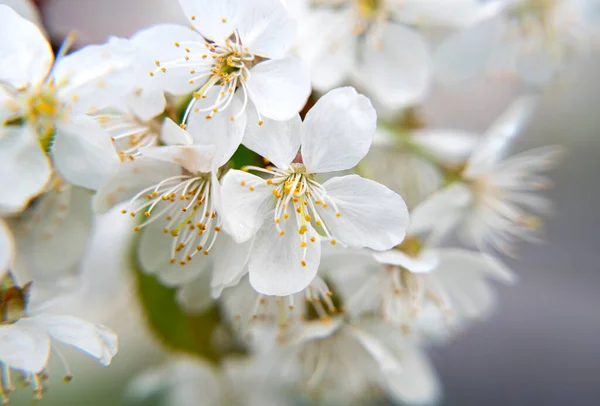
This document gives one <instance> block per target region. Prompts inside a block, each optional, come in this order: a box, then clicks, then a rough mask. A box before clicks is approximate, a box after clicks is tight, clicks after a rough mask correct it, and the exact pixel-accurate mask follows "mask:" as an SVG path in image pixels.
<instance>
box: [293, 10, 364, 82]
mask: <svg viewBox="0 0 600 406" xmlns="http://www.w3.org/2000/svg"><path fill="white" fill-rule="evenodd" d="M351 18H352V17H351V16H350V15H348V13H345V12H340V11H339V10H328V9H326V8H322V9H317V10H311V12H310V13H309V14H308V15H307V16H303V17H302V18H301V19H300V23H301V32H300V34H299V35H298V38H302V41H298V43H299V44H298V45H297V47H298V50H297V52H298V54H299V56H300V57H301V58H302V59H303V60H305V61H307V62H308V63H309V64H310V77H311V79H312V82H313V86H314V87H315V89H316V90H319V91H321V92H327V91H329V90H331V89H333V88H335V87H337V86H340V85H341V84H342V83H343V81H344V80H345V79H346V78H347V77H348V76H349V74H350V68H351V67H352V65H353V64H354V63H355V57H356V49H355V48H356V37H355V35H354V34H353V33H352V30H353V27H354V25H353V24H352V23H351Z"/></svg>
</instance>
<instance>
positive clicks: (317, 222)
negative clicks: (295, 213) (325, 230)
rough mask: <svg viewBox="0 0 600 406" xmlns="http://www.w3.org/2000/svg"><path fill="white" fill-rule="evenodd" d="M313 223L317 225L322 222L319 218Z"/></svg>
mask: <svg viewBox="0 0 600 406" xmlns="http://www.w3.org/2000/svg"><path fill="white" fill-rule="evenodd" d="M315 224H316V225H318V226H320V225H321V224H323V223H321V220H317V221H315Z"/></svg>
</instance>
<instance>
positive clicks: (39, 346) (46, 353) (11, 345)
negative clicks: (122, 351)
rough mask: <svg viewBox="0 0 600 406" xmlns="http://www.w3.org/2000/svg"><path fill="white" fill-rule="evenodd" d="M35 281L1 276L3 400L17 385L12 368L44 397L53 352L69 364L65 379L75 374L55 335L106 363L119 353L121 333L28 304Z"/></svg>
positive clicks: (0, 330) (35, 394) (66, 367)
mask: <svg viewBox="0 0 600 406" xmlns="http://www.w3.org/2000/svg"><path fill="white" fill-rule="evenodd" d="M30 288H31V284H27V285H25V286H23V287H21V286H19V285H18V284H17V283H16V281H15V279H14V277H13V275H12V274H11V273H10V272H7V271H3V275H2V277H1V279H0V307H1V308H2V310H3V311H2V316H1V319H0V365H1V367H2V369H3V376H2V378H3V379H2V382H1V384H0V389H1V390H0V398H1V399H0V400H1V401H3V402H5V401H7V398H6V393H7V392H10V391H11V390H13V389H14V386H13V382H12V379H11V369H12V370H15V371H17V372H18V373H20V374H22V376H23V378H24V380H25V382H27V383H28V384H30V385H32V388H33V391H34V396H35V398H36V399H39V398H41V397H42V394H43V392H44V389H45V388H44V383H45V381H46V380H47V375H46V368H47V366H48V359H49V357H50V353H51V352H52V353H54V354H55V355H56V357H57V358H58V360H59V361H60V362H61V363H62V364H63V367H64V368H65V374H66V375H65V380H66V381H69V380H71V374H70V371H69V368H68V366H67V364H66V361H65V359H64V358H63V356H62V355H61V353H60V351H59V350H58V348H57V347H56V346H55V345H54V344H52V342H51V339H53V340H56V341H59V342H63V343H65V344H68V345H71V346H74V347H76V348H78V349H80V350H81V351H84V352H86V353H88V354H89V355H91V356H92V357H94V358H97V359H98V361H99V362H100V363H101V364H102V365H105V366H106V365H108V364H110V362H111V360H112V358H113V357H114V356H115V354H116V353H117V336H116V334H115V333H113V332H112V331H111V330H109V329H108V328H106V327H104V326H102V325H99V324H93V323H89V322H87V321H85V320H82V319H79V318H76V317H72V316H62V315H54V314H50V313H44V311H43V308H41V309H37V310H36V309H30V308H28V307H29V306H28V302H29V290H30Z"/></svg>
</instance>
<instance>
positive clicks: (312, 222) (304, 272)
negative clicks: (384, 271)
mask: <svg viewBox="0 0 600 406" xmlns="http://www.w3.org/2000/svg"><path fill="white" fill-rule="evenodd" d="M375 125H376V115H375V111H374V109H373V107H372V106H371V104H370V103H369V101H368V99H367V98H365V97H364V96H362V95H359V94H357V93H356V91H355V90H354V89H352V88H342V89H336V90H333V91H331V92H329V93H328V94H326V95H325V96H323V97H322V98H321V99H320V100H319V101H318V102H317V104H316V105H315V106H314V107H313V108H312V109H311V110H310V111H309V112H308V114H307V115H306V118H305V120H304V122H302V121H301V120H300V118H299V117H296V118H294V119H291V120H289V121H286V122H275V121H269V122H265V124H264V126H261V127H258V126H256V127H252V126H251V125H249V129H248V132H247V134H246V137H245V139H244V144H245V145H246V146H248V147H249V148H250V149H252V150H254V151H256V152H258V153H260V154H261V155H263V156H264V157H266V158H267V159H269V160H270V161H271V162H272V163H273V164H275V165H276V167H271V168H267V169H263V168H258V167H248V168H246V169H247V170H254V171H257V172H258V173H264V174H266V175H268V176H269V177H268V178H267V179H263V178H261V177H258V176H256V175H253V174H250V173H248V172H246V171H238V170H230V171H229V172H228V173H227V174H226V175H225V177H224V178H223V182H222V183H223V188H222V192H223V196H222V197H223V202H222V203H223V220H224V226H225V229H226V231H227V232H229V233H230V234H231V235H232V236H233V237H234V239H235V240H236V241H238V242H244V241H248V240H249V239H250V238H252V237H253V236H254V235H256V238H255V241H254V246H253V249H252V253H251V255H250V259H249V263H248V266H249V272H250V283H251V284H252V286H253V287H254V288H255V289H256V290H257V291H258V292H260V293H264V294H268V295H279V296H286V295H290V294H293V293H296V292H299V291H301V290H302V289H304V288H305V287H306V286H308V285H309V284H310V282H311V281H312V279H313V278H314V276H315V274H316V273H317V269H318V266H319V261H320V257H321V240H323V239H324V240H326V241H329V242H330V243H331V244H336V243H337V242H338V241H339V242H340V243H342V244H344V245H348V246H354V247H363V246H366V247H370V248H373V249H377V250H385V249H388V248H391V247H393V246H394V245H396V244H398V243H400V241H402V239H403V238H404V230H405V229H406V227H407V224H408V212H407V209H406V205H405V204H404V201H403V200H402V198H401V197H400V196H399V195H397V194H396V193H394V192H392V191H391V190H389V189H388V188H386V187H385V186H383V185H381V184H379V183H377V182H373V181H371V180H367V179H364V178H362V177H360V176H357V175H348V176H341V177H333V178H331V179H329V180H328V181H327V182H325V183H323V184H321V183H319V182H317V181H316V180H315V179H314V175H315V174H323V173H328V172H334V171H343V170H347V169H351V168H353V167H354V166H355V165H356V164H357V163H358V162H359V161H360V159H362V158H363V157H364V156H365V155H366V153H367V152H368V150H369V147H370V145H371V141H372V138H373V133H374V131H375ZM298 149H300V154H301V158H302V160H301V161H300V160H298V159H296V155H297V154H298Z"/></svg>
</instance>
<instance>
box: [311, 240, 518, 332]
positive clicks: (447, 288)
mask: <svg viewBox="0 0 600 406" xmlns="http://www.w3.org/2000/svg"><path fill="white" fill-rule="evenodd" d="M330 251H331V252H329V253H328V255H327V256H324V264H323V268H324V270H323V274H324V275H327V277H328V278H330V280H331V281H332V283H333V286H335V287H336V289H337V290H336V293H338V294H339V295H340V296H341V297H342V298H344V309H345V310H346V312H347V313H348V314H349V315H351V316H352V317H353V318H355V319H360V317H365V316H366V317H370V316H373V315H376V316H377V317H378V318H380V319H381V320H382V321H383V322H385V323H389V324H390V325H392V326H395V327H398V328H400V329H401V330H402V332H403V333H404V334H414V335H415V336H416V337H415V340H416V341H417V342H418V341H419V340H422V339H423V338H425V339H427V338H432V339H443V338H446V337H448V336H450V335H451V333H453V332H454V330H455V329H456V328H457V327H463V325H462V324H463V323H464V322H465V321H468V320H469V319H471V320H472V319H481V318H482V317H483V316H484V315H485V314H486V313H487V312H488V311H489V310H490V309H491V308H492V305H493V304H494V303H495V295H494V292H493V290H492V289H491V286H490V283H489V282H488V280H489V279H493V280H498V281H501V282H504V283H511V282H514V279H515V278H514V276H513V273H512V272H511V271H510V269H508V268H507V267H506V266H504V265H503V264H502V263H501V262H500V261H498V260H497V259H495V258H494V257H492V256H490V255H487V254H484V253H480V252H476V251H470V250H465V249H458V248H439V247H428V246H427V245H426V244H424V243H423V242H422V241H420V240H419V239H417V238H415V237H412V236H409V237H407V238H406V239H405V240H404V241H403V242H402V244H401V245H399V246H398V247H395V248H394V249H392V250H388V251H382V252H368V251H358V252H356V251H352V250H343V249H341V250H340V249H334V250H330Z"/></svg>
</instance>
